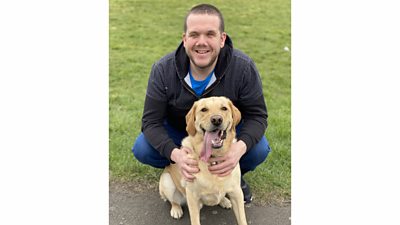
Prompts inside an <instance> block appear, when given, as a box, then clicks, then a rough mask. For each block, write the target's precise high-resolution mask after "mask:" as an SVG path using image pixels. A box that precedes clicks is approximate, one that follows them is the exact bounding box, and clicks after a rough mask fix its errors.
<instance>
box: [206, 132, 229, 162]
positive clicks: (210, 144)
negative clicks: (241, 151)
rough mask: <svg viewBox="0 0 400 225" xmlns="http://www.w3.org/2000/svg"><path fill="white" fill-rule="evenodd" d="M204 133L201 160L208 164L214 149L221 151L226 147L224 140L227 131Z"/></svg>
mask: <svg viewBox="0 0 400 225" xmlns="http://www.w3.org/2000/svg"><path fill="white" fill-rule="evenodd" d="M203 132H204V146H203V149H202V151H201V153H200V159H201V160H203V161H204V162H207V161H208V159H209V158H210V157H211V153H212V150H213V149H219V148H221V147H222V146H223V145H224V140H225V139H226V130H220V129H214V130H212V131H206V130H205V129H203Z"/></svg>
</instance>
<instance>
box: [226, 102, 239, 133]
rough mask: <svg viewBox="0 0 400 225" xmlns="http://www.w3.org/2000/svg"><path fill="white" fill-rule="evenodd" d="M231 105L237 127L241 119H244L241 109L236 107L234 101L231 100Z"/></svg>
mask: <svg viewBox="0 0 400 225" xmlns="http://www.w3.org/2000/svg"><path fill="white" fill-rule="evenodd" d="M229 106H230V107H231V112H232V117H233V124H234V125H235V127H236V126H237V125H238V124H239V122H240V120H241V119H242V114H241V113H240V111H239V109H238V108H236V106H235V105H233V103H232V102H231V101H229Z"/></svg>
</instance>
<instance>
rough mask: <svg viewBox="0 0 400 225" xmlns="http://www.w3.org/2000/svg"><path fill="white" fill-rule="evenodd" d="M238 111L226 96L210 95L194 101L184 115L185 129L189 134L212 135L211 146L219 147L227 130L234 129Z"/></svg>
mask: <svg viewBox="0 0 400 225" xmlns="http://www.w3.org/2000/svg"><path fill="white" fill-rule="evenodd" d="M240 119H241V114H240V111H239V110H238V109H237V108H236V107H235V106H234V105H233V103H232V102H231V101H230V100H229V99H228V98H226V97H210V98H203V99H200V100H198V101H196V102H195V103H194V104H193V106H192V108H191V109H190V111H189V113H188V114H187V115H186V124H187V126H186V130H187V132H188V133H189V135H191V136H195V135H196V134H201V135H202V136H206V135H210V136H212V138H211V139H212V147H213V148H214V149H216V148H220V147H222V145H223V141H224V139H225V138H226V135H227V132H232V131H235V130H234V129H235V126H236V125H237V124H239V122H240Z"/></svg>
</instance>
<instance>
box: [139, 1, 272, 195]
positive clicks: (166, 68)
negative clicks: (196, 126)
mask: <svg viewBox="0 0 400 225" xmlns="http://www.w3.org/2000/svg"><path fill="white" fill-rule="evenodd" d="M224 30H225V27H224V19H223V16H222V14H221V12H220V11H219V10H218V9H217V8H216V7H214V6H212V5H208V4H201V5H197V6H195V7H193V8H192V9H191V10H190V11H189V13H188V14H187V16H186V18H185V21H184V33H183V35H182V43H181V44H180V45H179V46H178V48H177V50H176V51H174V52H172V53H170V54H168V55H166V56H164V57H163V58H161V59H160V60H159V61H158V62H156V63H155V64H154V65H153V67H152V69H151V73H150V78H149V82H148V87H147V93H146V98H145V104H144V111H143V117H142V133H141V134H140V135H139V137H138V138H137V139H136V141H135V144H134V146H133V148H132V151H133V153H134V155H135V157H136V159H138V160H139V161H140V162H142V163H144V164H148V165H151V166H153V167H156V168H164V167H166V166H167V165H169V164H170V163H176V164H177V165H178V167H179V168H180V171H181V173H182V175H183V177H184V178H185V179H186V180H187V181H192V180H193V179H195V177H194V176H193V174H195V173H197V172H198V171H199V168H198V165H197V162H196V161H195V160H193V159H191V158H190V157H188V153H189V152H191V149H188V148H182V147H181V141H182V139H183V138H184V137H185V136H187V135H188V134H187V132H186V130H185V128H186V121H185V116H186V114H187V113H188V112H189V110H190V108H191V107H192V105H193V103H194V102H195V101H196V100H198V99H200V98H205V97H211V96H225V97H227V98H229V99H230V100H231V101H232V102H233V103H234V105H235V106H236V107H237V108H238V109H239V110H240V112H241V114H242V121H241V122H240V124H239V125H238V126H237V127H236V132H237V140H238V141H237V142H235V143H233V144H232V145H231V151H229V154H227V155H225V156H224V157H220V158H211V159H210V160H209V164H210V166H209V168H208V169H209V171H210V172H211V173H213V174H216V175H218V176H226V175H228V174H230V173H231V172H232V170H233V169H234V168H235V166H236V165H237V164H238V163H240V169H241V173H242V182H241V183H242V190H243V193H244V200H245V201H246V203H248V202H251V200H252V194H251V192H250V188H249V186H248V185H247V184H246V182H245V181H244V180H243V175H244V174H245V173H247V172H249V171H252V170H254V169H255V168H256V167H257V166H258V165H259V164H261V163H262V162H263V161H264V160H265V159H266V158H267V156H268V153H269V152H270V147H269V143H268V141H267V139H266V138H265V136H264V133H265V130H266V128H267V125H268V123H267V117H268V116H267V108H266V104H265V101H264V96H263V90H262V85H261V78H260V75H259V73H258V71H257V68H256V66H255V64H254V62H253V60H251V59H250V58H249V57H248V56H247V55H245V54H244V53H242V52H241V51H239V50H237V49H234V48H233V44H232V41H231V39H230V37H229V36H228V35H227V34H226V33H225V31H224Z"/></svg>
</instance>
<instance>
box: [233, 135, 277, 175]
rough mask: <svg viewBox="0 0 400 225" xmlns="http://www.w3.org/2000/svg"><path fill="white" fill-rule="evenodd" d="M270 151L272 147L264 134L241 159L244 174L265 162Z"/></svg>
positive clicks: (241, 169)
mask: <svg viewBox="0 0 400 225" xmlns="http://www.w3.org/2000/svg"><path fill="white" fill-rule="evenodd" d="M270 151H271V149H270V147H269V143H268V141H267V138H266V137H265V136H263V137H262V138H261V140H260V141H259V142H258V143H257V144H256V145H255V146H253V148H252V149H250V150H248V151H247V152H246V153H245V154H244V155H243V156H242V158H241V159H240V161H239V163H240V171H241V172H242V176H243V175H244V174H245V173H247V172H249V171H253V170H254V169H255V168H256V167H257V166H258V165H260V164H261V163H262V162H264V161H265V159H266V158H267V156H268V153H269V152H270Z"/></svg>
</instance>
